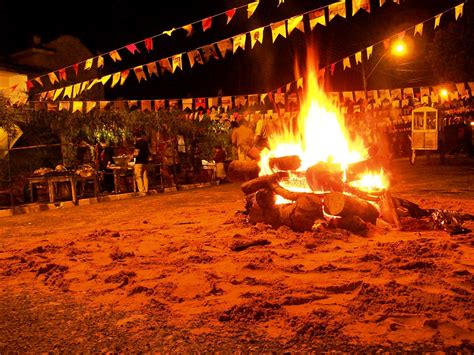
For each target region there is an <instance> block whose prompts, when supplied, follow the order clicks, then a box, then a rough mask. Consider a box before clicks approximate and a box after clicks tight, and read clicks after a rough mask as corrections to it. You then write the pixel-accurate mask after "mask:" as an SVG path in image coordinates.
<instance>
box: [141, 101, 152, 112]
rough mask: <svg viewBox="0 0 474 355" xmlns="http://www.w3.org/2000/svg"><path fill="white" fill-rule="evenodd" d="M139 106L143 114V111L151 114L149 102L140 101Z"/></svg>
mask: <svg viewBox="0 0 474 355" xmlns="http://www.w3.org/2000/svg"><path fill="white" fill-rule="evenodd" d="M140 106H141V109H142V112H145V111H148V112H151V100H141V101H140Z"/></svg>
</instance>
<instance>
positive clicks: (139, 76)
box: [133, 65, 146, 82]
mask: <svg viewBox="0 0 474 355" xmlns="http://www.w3.org/2000/svg"><path fill="white" fill-rule="evenodd" d="M133 71H134V72H135V75H136V76H137V80H138V82H140V81H142V79H144V80H145V81H146V74H145V71H144V70H143V66H142V65H139V66H138V67H135V68H133Z"/></svg>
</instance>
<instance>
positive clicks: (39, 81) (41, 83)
mask: <svg viewBox="0 0 474 355" xmlns="http://www.w3.org/2000/svg"><path fill="white" fill-rule="evenodd" d="M34 80H35V81H36V82H37V83H38V84H40V85H41V86H43V82H42V81H41V77H39V76H38V77H37V78H35V79H34Z"/></svg>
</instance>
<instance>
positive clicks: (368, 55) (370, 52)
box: [366, 46, 374, 60]
mask: <svg viewBox="0 0 474 355" xmlns="http://www.w3.org/2000/svg"><path fill="white" fill-rule="evenodd" d="M373 49H374V46H370V47H367V49H366V51H367V60H369V58H370V56H371V55H372V50H373Z"/></svg>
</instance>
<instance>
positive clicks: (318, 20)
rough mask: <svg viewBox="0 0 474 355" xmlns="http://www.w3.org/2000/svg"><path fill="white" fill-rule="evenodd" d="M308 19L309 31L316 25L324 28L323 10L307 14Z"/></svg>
mask: <svg viewBox="0 0 474 355" xmlns="http://www.w3.org/2000/svg"><path fill="white" fill-rule="evenodd" d="M308 17H309V28H310V29H311V31H312V30H313V29H314V27H315V26H316V25H317V24H320V25H322V26H326V17H325V16H324V9H322V10H316V11H313V12H311V13H309V15H308Z"/></svg>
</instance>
